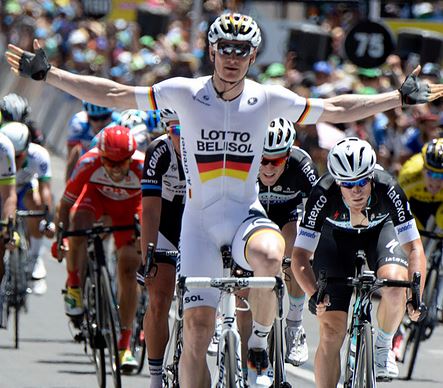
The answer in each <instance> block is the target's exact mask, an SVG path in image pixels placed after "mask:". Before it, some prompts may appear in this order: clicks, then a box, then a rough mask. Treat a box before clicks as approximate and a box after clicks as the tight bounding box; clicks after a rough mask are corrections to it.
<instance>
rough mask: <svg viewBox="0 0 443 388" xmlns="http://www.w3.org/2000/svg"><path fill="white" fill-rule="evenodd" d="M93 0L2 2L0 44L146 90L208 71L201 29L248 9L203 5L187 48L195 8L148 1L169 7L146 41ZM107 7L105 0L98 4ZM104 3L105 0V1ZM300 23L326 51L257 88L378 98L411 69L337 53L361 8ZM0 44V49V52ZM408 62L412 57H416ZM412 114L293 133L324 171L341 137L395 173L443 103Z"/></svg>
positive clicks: (394, 58) (272, 70)
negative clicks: (35, 45)
mask: <svg viewBox="0 0 443 388" xmlns="http://www.w3.org/2000/svg"><path fill="white" fill-rule="evenodd" d="M88 1H98V0H32V1H31V0H4V1H2V2H1V4H2V6H1V7H2V8H1V35H2V36H1V39H0V41H2V43H3V45H4V44H5V43H6V42H11V43H14V44H16V45H18V46H20V47H23V48H25V49H27V50H32V41H33V39H34V38H37V39H39V41H40V42H41V45H42V46H43V47H44V49H45V51H46V53H47V54H48V57H49V60H50V62H51V63H54V64H55V65H56V66H58V67H61V68H64V69H67V70H69V71H74V72H77V73H80V74H94V75H98V76H102V77H107V78H110V79H113V80H115V81H118V82H122V83H125V84H137V85H151V84H153V83H154V82H158V81H161V80H162V79H164V78H169V77H173V76H189V77H192V76H197V75H204V74H209V73H210V64H209V63H208V61H207V57H206V51H207V46H206V45H207V43H206V31H207V27H208V24H209V23H211V21H212V20H213V19H214V18H215V17H216V16H217V15H218V14H220V13H221V12H222V11H224V10H227V9H230V10H236V11H245V12H247V11H249V9H248V8H247V7H246V5H248V4H247V3H248V2H244V3H245V4H243V2H241V1H222V0H206V1H203V4H202V20H201V21H200V22H199V23H198V28H197V35H196V36H194V39H193V42H192V43H191V41H190V40H191V23H192V1H179V0H146V4H145V5H148V6H149V7H153V8H155V7H160V8H163V9H166V10H167V11H168V15H169V23H168V26H167V28H166V29H165V31H164V32H163V33H161V34H158V35H157V36H151V35H143V34H142V33H141V31H142V29H141V28H140V26H139V25H138V24H137V22H135V21H127V20H123V19H117V20H109V19H108V18H106V17H105V18H97V17H86V16H85V4H87V3H88ZM103 1H104V2H106V1H108V0H103ZM109 2H110V0H109ZM383 4H384V6H383V10H382V13H383V14H385V15H387V16H390V17H402V16H403V15H408V16H412V17H416V18H422V19H423V18H430V19H436V20H440V19H441V16H442V11H441V10H442V9H443V7H441V2H437V3H434V4H431V8H430V6H429V4H430V3H427V2H420V3H419V4H418V5H419V7H418V8H417V6H415V8H414V7H412V8H411V7H409V6H408V4H406V5H404V6H400V5H399V4H398V2H383ZM305 16H306V17H305V21H306V22H308V23H315V24H317V25H320V26H321V27H322V28H324V30H325V31H328V32H329V33H330V35H331V38H332V53H331V55H330V56H329V57H328V58H327V59H326V60H322V61H318V62H316V63H314V64H313V66H312V69H310V70H308V71H303V72H302V71H300V70H299V69H297V60H296V58H297V55H298V56H300V55H303V53H294V52H288V53H287V56H286V60H285V61H283V63H269V64H266V65H262V66H256V67H254V68H251V71H250V74H249V76H250V77H251V78H253V79H255V80H257V81H258V82H263V83H272V84H280V85H284V86H286V87H288V88H290V89H292V90H293V91H295V92H296V93H298V94H300V95H303V96H306V97H324V98H327V97H333V96H335V95H339V94H343V93H363V94H376V93H379V92H383V91H388V90H394V89H398V87H399V86H400V85H401V83H402V82H403V80H404V78H405V74H408V73H409V72H410V71H411V70H412V68H413V67H414V66H415V63H413V61H412V60H411V58H410V57H406V58H403V57H400V56H398V55H395V54H393V55H391V56H389V57H388V59H387V61H386V62H385V64H384V65H383V66H381V67H380V68H357V67H355V66H354V65H352V64H350V63H349V62H348V61H347V60H346V57H345V55H344V53H343V41H344V38H345V35H346V30H347V28H348V27H349V26H351V25H352V24H353V23H354V22H355V21H356V20H357V19H358V17H359V9H358V7H357V8H355V7H350V8H347V7H344V6H341V7H340V6H332V5H330V4H329V5H328V4H326V5H325V6H324V7H323V8H321V7H320V8H319V7H311V6H308V7H307V8H306V15H305ZM1 46H2V44H1V43H0V51H1ZM413 59H414V60H415V61H416V60H417V58H416V57H414V58H413ZM423 65H424V66H423V69H422V73H421V74H422V77H423V78H426V79H428V80H429V81H430V82H433V83H435V82H440V81H441V78H442V72H441V69H440V66H439V64H438V63H427V64H423ZM438 101H439V102H436V103H433V104H430V105H426V106H425V105H423V106H418V107H416V108H414V109H412V108H398V109H394V110H392V111H389V112H386V113H383V114H378V115H376V116H375V117H371V118H368V119H365V120H361V121H358V122H354V123H351V124H349V125H342V126H336V127H335V126H332V125H330V124H327V123H321V124H318V125H317V126H312V127H311V126H306V127H299V128H297V133H298V138H297V142H298V144H299V145H301V146H302V147H303V148H305V149H306V150H307V151H308V152H309V153H310V154H311V156H312V157H313V159H314V160H315V161H316V163H317V164H318V167H319V170H320V172H323V171H324V170H325V162H324V161H325V155H326V154H327V151H328V149H329V148H330V147H331V145H332V144H334V143H335V141H337V140H338V139H339V138H341V137H344V136H346V135H356V136H358V137H360V138H362V139H365V140H368V141H369V142H370V143H371V144H372V145H373V146H374V147H375V148H376V150H377V152H378V157H379V162H380V163H381V164H382V165H383V166H384V167H385V168H386V169H388V170H389V171H391V172H392V173H394V174H396V173H397V172H398V170H399V167H400V166H401V164H402V163H403V162H404V161H405V160H406V159H407V158H408V157H409V156H411V155H412V154H413V153H416V152H418V151H419V150H420V148H421V145H422V144H423V143H424V142H425V141H427V140H429V139H430V138H432V137H435V136H438V135H439V133H440V131H441V130H442V127H443V116H442V103H441V102H440V101H442V99H440V100H438Z"/></svg>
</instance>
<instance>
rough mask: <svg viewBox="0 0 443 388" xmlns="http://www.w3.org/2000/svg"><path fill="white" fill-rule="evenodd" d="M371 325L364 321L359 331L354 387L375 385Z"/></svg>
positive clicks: (365, 387)
mask: <svg viewBox="0 0 443 388" xmlns="http://www.w3.org/2000/svg"><path fill="white" fill-rule="evenodd" d="M372 342H373V339H372V327H371V324H370V323H369V322H364V323H363V327H362V328H361V331H360V346H359V349H358V353H357V355H356V356H357V358H356V360H355V361H356V372H355V373H356V374H355V378H354V381H355V387H356V388H373V387H375V386H376V380H375V368H374V347H373V343H372Z"/></svg>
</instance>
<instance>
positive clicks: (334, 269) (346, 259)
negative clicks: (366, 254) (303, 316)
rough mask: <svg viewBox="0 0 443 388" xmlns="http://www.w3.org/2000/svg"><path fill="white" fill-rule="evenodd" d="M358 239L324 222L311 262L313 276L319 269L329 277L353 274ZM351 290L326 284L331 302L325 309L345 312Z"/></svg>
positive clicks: (342, 286)
mask: <svg viewBox="0 0 443 388" xmlns="http://www.w3.org/2000/svg"><path fill="white" fill-rule="evenodd" d="M359 240H360V239H359V238H358V237H357V235H350V234H348V233H346V232H344V231H342V230H339V229H334V228H333V227H332V226H331V225H329V224H325V225H324V226H323V229H322V232H321V238H320V241H319V242H318V246H317V249H316V250H315V253H314V260H313V262H312V269H313V270H314V273H315V276H316V277H317V278H318V274H319V272H320V270H325V271H326V274H327V276H330V277H348V276H354V274H355V256H356V253H357V251H358V250H359V249H360V248H361V247H360V246H359V242H360V241H359ZM352 291H353V290H352V288H351V287H347V286H345V285H340V284H330V285H327V287H326V293H327V294H328V295H329V300H330V303H331V305H330V306H329V307H328V308H327V311H344V312H347V311H348V308H349V302H350V300H351V296H352Z"/></svg>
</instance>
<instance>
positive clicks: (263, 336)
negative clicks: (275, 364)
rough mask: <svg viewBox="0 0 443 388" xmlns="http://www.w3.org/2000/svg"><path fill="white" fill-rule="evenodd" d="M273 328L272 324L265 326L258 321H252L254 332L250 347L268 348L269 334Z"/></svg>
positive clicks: (249, 341)
mask: <svg viewBox="0 0 443 388" xmlns="http://www.w3.org/2000/svg"><path fill="white" fill-rule="evenodd" d="M271 328H272V325H270V326H263V325H261V324H260V323H258V322H255V321H252V333H251V336H250V337H249V340H248V349H253V348H258V349H266V348H267V346H268V334H269V332H270V331H271Z"/></svg>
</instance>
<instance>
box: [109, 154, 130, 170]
mask: <svg viewBox="0 0 443 388" xmlns="http://www.w3.org/2000/svg"><path fill="white" fill-rule="evenodd" d="M130 159H131V158H127V159H123V160H111V159H108V158H105V157H104V156H102V163H103V165H104V166H106V167H109V168H114V167H122V166H124V165H125V164H126V163H128V161H129V160H130Z"/></svg>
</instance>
